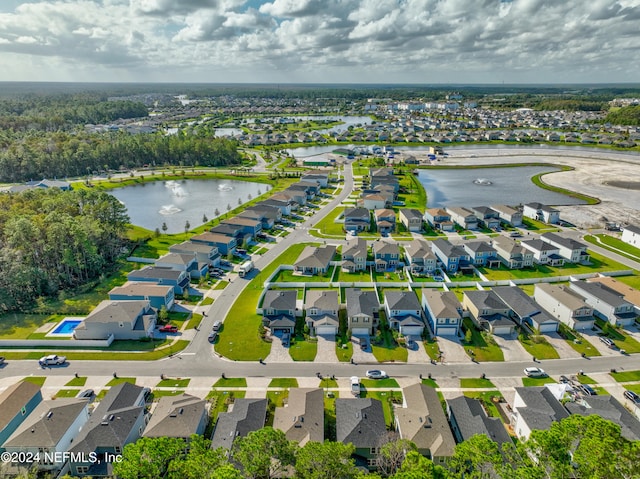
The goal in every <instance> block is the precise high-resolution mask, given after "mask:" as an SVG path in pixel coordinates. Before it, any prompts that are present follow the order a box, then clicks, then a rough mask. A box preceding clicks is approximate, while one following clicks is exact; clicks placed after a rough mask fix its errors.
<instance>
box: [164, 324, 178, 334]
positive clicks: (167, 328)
mask: <svg viewBox="0 0 640 479" xmlns="http://www.w3.org/2000/svg"><path fill="white" fill-rule="evenodd" d="M160 332H161V333H177V332H178V326H174V325H173V324H165V325H164V326H161V327H160Z"/></svg>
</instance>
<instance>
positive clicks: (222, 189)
mask: <svg viewBox="0 0 640 479" xmlns="http://www.w3.org/2000/svg"><path fill="white" fill-rule="evenodd" d="M270 189H271V186H270V185H265V184H262V183H252V182H249V181H237V180H180V181H174V180H169V181H154V182H152V183H143V184H139V185H134V186H126V187H124V188H118V189H116V190H112V191H110V193H111V194H112V195H113V196H115V197H116V198H117V199H118V200H120V201H121V202H122V203H123V204H124V205H125V206H126V207H127V212H128V213H129V217H130V218H131V223H132V224H134V225H137V226H142V227H143V228H147V229H149V230H151V231H154V230H155V229H156V228H160V231H162V224H163V223H166V225H167V231H166V232H167V233H180V232H184V226H185V223H186V222H187V221H188V222H189V224H190V225H191V228H195V227H196V226H200V225H202V224H203V223H204V221H202V220H203V216H204V215H206V216H207V218H208V219H209V220H211V219H213V218H215V216H216V215H215V211H216V209H218V211H219V213H220V214H223V213H226V212H227V205H229V206H231V208H236V207H237V206H238V199H240V201H241V202H242V203H246V202H247V201H249V200H250V199H251V198H255V197H257V196H259V195H260V194H261V193H265V192H266V191H269V190H270Z"/></svg>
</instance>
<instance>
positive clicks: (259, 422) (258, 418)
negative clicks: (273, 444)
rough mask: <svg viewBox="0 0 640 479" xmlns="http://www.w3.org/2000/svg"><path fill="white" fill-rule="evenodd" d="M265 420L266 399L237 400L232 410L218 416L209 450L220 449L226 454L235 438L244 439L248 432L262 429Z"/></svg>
mask: <svg viewBox="0 0 640 479" xmlns="http://www.w3.org/2000/svg"><path fill="white" fill-rule="evenodd" d="M266 419H267V400H266V399H254V398H251V399H249V398H246V399H245V398H237V399H236V400H235V401H234V402H233V409H232V410H230V411H229V412H221V413H220V414H218V420H217V422H216V426H215V429H214V430H213V436H212V437H211V449H214V450H215V449H222V450H223V451H224V452H225V453H226V454H228V453H229V451H230V450H231V446H233V441H234V440H235V439H236V438H237V437H246V436H247V434H249V433H250V432H253V431H257V430H258V429H262V428H263V427H264V424H265V422H266Z"/></svg>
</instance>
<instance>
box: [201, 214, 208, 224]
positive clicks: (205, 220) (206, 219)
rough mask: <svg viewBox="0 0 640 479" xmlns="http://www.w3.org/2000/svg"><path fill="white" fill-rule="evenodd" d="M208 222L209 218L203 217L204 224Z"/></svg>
mask: <svg viewBox="0 0 640 479" xmlns="http://www.w3.org/2000/svg"><path fill="white" fill-rule="evenodd" d="M207 221H209V218H207V215H202V222H203V223H206V222H207Z"/></svg>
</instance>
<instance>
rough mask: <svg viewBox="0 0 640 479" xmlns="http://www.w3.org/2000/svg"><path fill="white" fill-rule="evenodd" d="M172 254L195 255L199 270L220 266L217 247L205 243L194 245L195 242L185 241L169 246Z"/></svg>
mask: <svg viewBox="0 0 640 479" xmlns="http://www.w3.org/2000/svg"><path fill="white" fill-rule="evenodd" d="M169 252H170V253H178V254H186V255H189V254H191V255H194V256H195V257H196V261H197V262H198V269H201V268H202V265H204V264H208V265H210V266H218V265H219V264H220V253H219V252H218V248H217V247H215V246H209V245H207V244H203V243H194V242H193V241H184V242H182V243H178V244H174V245H171V246H169Z"/></svg>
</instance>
